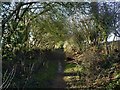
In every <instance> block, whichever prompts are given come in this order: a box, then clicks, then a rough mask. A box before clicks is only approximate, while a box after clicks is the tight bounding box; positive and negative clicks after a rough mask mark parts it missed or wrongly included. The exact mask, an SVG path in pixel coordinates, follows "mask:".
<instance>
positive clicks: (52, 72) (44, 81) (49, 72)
mask: <svg viewBox="0 0 120 90" xmlns="http://www.w3.org/2000/svg"><path fill="white" fill-rule="evenodd" d="M43 69H44V70H43V71H42V72H38V73H36V74H34V76H33V77H34V78H35V80H36V81H37V82H39V83H38V87H40V88H41V87H42V88H44V87H49V83H48V81H50V82H51V81H52V80H53V79H54V78H55V76H56V72H57V63H56V62H52V61H48V63H47V65H46V66H45V68H43Z"/></svg>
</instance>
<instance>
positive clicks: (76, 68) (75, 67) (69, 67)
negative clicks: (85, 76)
mask: <svg viewBox="0 0 120 90" xmlns="http://www.w3.org/2000/svg"><path fill="white" fill-rule="evenodd" d="M82 70H83V68H82V67H81V66H78V65H77V64H74V63H69V64H66V67H65V70H64V73H69V72H78V71H80V72H82Z"/></svg>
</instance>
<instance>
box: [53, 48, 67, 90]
mask: <svg viewBox="0 0 120 90" xmlns="http://www.w3.org/2000/svg"><path fill="white" fill-rule="evenodd" d="M56 53H58V57H57V59H56V60H57V64H58V68H57V73H56V77H55V78H54V80H53V85H52V87H51V88H66V83H65V81H64V79H63V78H64V67H65V54H64V52H63V51H62V50H58V51H56Z"/></svg>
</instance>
